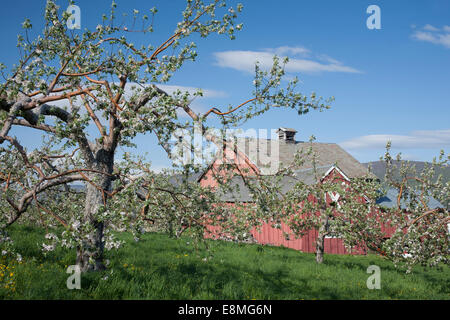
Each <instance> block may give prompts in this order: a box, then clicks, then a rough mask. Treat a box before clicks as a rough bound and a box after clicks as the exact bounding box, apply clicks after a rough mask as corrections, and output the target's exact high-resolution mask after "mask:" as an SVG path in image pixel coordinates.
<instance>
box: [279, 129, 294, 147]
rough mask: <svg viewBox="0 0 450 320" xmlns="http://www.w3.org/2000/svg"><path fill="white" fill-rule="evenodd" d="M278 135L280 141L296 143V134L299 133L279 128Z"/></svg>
mask: <svg viewBox="0 0 450 320" xmlns="http://www.w3.org/2000/svg"><path fill="white" fill-rule="evenodd" d="M277 133H278V140H280V141H284V142H286V143H289V142H292V143H294V142H295V134H296V133H297V130H295V129H292V128H283V127H281V128H279V129H278V130H277Z"/></svg>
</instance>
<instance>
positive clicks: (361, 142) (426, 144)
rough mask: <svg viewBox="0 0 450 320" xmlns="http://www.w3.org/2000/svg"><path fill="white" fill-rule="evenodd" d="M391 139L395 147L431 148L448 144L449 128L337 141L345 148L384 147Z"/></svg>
mask: <svg viewBox="0 0 450 320" xmlns="http://www.w3.org/2000/svg"><path fill="white" fill-rule="evenodd" d="M387 141H391V143H392V147H393V148H396V149H433V148H444V147H449V146H450V129H444V130H422V131H413V132H411V133H410V134H409V135H395V134H373V135H367V136H361V137H357V138H354V139H351V140H348V141H344V142H342V143H339V145H340V146H341V147H343V148H345V149H378V148H384V147H385V146H386V142H387Z"/></svg>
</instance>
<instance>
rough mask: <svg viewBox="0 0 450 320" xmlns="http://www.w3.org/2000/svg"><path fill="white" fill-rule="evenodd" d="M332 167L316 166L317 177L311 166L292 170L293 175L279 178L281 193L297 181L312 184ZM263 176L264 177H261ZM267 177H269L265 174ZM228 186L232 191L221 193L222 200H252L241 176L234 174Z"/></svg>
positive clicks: (331, 165)
mask: <svg viewBox="0 0 450 320" xmlns="http://www.w3.org/2000/svg"><path fill="white" fill-rule="evenodd" d="M332 167H333V164H330V165H327V166H322V167H319V168H316V173H317V177H316V175H315V174H314V170H313V169H312V168H309V169H300V170H296V171H294V176H293V177H290V176H284V177H283V178H282V180H281V190H280V191H281V193H283V194H284V193H286V192H288V191H289V190H290V189H291V188H293V187H294V185H295V184H296V183H298V182H300V181H301V182H303V183H304V184H307V185H312V184H315V183H317V182H318V179H320V178H322V177H323V176H324V175H325V173H326V172H327V171H328V170H329V169H330V168H332ZM263 178H264V177H263ZM267 178H269V177H268V176H267ZM230 186H231V189H232V191H231V192H227V193H222V194H221V195H220V198H221V200H222V201H224V202H253V198H252V196H251V194H250V190H249V188H248V187H247V186H246V185H245V183H244V181H243V179H242V177H241V176H234V177H233V178H232V179H231V180H230Z"/></svg>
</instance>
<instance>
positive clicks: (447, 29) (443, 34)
mask: <svg viewBox="0 0 450 320" xmlns="http://www.w3.org/2000/svg"><path fill="white" fill-rule="evenodd" d="M411 38H413V39H415V40H419V41H425V42H430V43H433V44H437V45H442V46H444V47H447V48H450V26H443V27H442V29H439V28H436V27H434V26H432V25H430V24H427V25H425V26H424V27H423V28H422V30H416V31H414V32H413V34H412V35H411Z"/></svg>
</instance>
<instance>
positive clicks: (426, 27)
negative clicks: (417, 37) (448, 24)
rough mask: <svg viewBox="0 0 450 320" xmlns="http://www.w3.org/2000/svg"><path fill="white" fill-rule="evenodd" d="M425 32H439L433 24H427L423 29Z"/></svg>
mask: <svg viewBox="0 0 450 320" xmlns="http://www.w3.org/2000/svg"><path fill="white" fill-rule="evenodd" d="M423 30H427V31H439V29H438V28H436V27H433V26H432V25H431V24H427V25H425V26H424V27H423Z"/></svg>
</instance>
